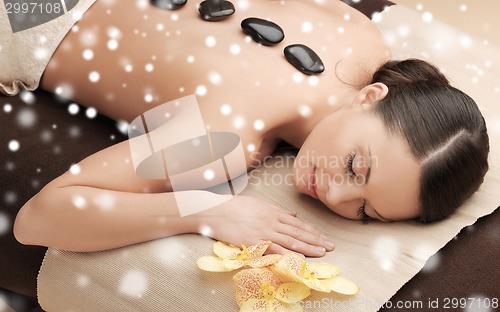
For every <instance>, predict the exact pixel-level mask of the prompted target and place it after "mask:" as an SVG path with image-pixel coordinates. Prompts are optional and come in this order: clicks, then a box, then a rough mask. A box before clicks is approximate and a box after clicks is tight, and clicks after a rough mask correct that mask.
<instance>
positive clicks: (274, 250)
mask: <svg viewBox="0 0 500 312" xmlns="http://www.w3.org/2000/svg"><path fill="white" fill-rule="evenodd" d="M290 252H291V253H294V254H296V255H298V256H299V257H301V258H305V256H304V255H303V254H301V253H298V252H295V251H293V250H290V249H286V248H284V247H282V246H280V245H278V244H275V243H273V244H271V246H269V248H267V250H266V252H265V254H266V255H270V254H279V255H284V254H287V253H290Z"/></svg>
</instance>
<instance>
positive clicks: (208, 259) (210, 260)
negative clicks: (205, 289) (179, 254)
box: [196, 256, 231, 272]
mask: <svg viewBox="0 0 500 312" xmlns="http://www.w3.org/2000/svg"><path fill="white" fill-rule="evenodd" d="M196 265H197V266H198V268H200V269H201V270H203V271H209V272H229V271H231V270H230V269H228V268H227V267H226V266H224V263H223V261H222V259H221V258H219V257H214V256H203V257H200V258H198V260H196Z"/></svg>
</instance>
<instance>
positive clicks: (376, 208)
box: [293, 106, 420, 221]
mask: <svg viewBox="0 0 500 312" xmlns="http://www.w3.org/2000/svg"><path fill="white" fill-rule="evenodd" d="M293 177H294V184H295V188H296V189H297V190H298V191H299V192H302V193H305V194H309V195H310V196H312V197H315V198H318V199H319V200H321V201H322V202H323V203H324V204H325V205H326V206H327V207H328V208H330V209H331V210H332V211H334V212H335V213H337V214H339V215H341V216H343V217H346V218H349V219H362V215H363V213H362V212H361V211H364V212H365V213H366V215H367V216H369V217H370V218H373V219H379V220H382V221H397V220H405V219H411V218H415V217H418V216H419V215H420V212H419V205H418V194H419V177H420V166H419V164H418V163H417V161H416V160H415V159H414V157H413V156H412V154H411V152H410V150H409V147H408V144H407V143H406V142H405V141H404V140H403V138H401V137H399V136H397V135H393V134H390V133H389V131H388V130H387V129H386V127H385V126H384V124H383V122H382V120H381V119H380V118H379V117H377V116H376V115H375V114H373V113H371V112H370V109H365V108H361V106H358V107H353V108H348V109H342V110H340V111H338V112H335V113H333V114H331V115H329V116H327V117H326V118H324V119H323V120H322V121H321V122H320V123H318V125H317V126H316V127H315V128H314V129H313V131H312V132H311V134H310V135H309V136H308V138H307V139H306V141H305V142H304V144H303V146H302V148H301V149H300V151H299V154H298V156H297V158H296V160H295V162H294V173H293Z"/></svg>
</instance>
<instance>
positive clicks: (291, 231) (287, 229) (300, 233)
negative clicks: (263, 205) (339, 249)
mask: <svg viewBox="0 0 500 312" xmlns="http://www.w3.org/2000/svg"><path fill="white" fill-rule="evenodd" d="M277 230H278V232H279V233H281V234H284V235H288V236H292V237H293V238H295V239H297V240H300V241H302V242H304V243H306V244H309V245H312V246H318V247H323V248H325V249H326V250H327V251H332V250H333V248H334V247H335V246H334V244H333V242H332V241H330V240H329V239H328V238H327V237H326V236H324V235H317V234H314V233H310V232H308V231H305V230H303V229H301V228H298V227H294V226H292V225H289V224H285V223H281V224H280V225H279V226H278V229H277Z"/></svg>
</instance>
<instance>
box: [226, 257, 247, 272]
mask: <svg viewBox="0 0 500 312" xmlns="http://www.w3.org/2000/svg"><path fill="white" fill-rule="evenodd" d="M222 263H223V265H224V267H226V268H227V269H228V270H229V271H232V270H237V269H239V268H241V267H243V266H244V265H245V264H246V261H243V260H230V259H222Z"/></svg>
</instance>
